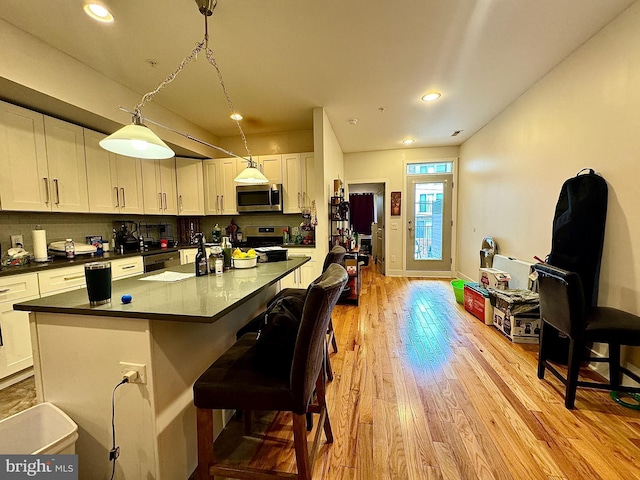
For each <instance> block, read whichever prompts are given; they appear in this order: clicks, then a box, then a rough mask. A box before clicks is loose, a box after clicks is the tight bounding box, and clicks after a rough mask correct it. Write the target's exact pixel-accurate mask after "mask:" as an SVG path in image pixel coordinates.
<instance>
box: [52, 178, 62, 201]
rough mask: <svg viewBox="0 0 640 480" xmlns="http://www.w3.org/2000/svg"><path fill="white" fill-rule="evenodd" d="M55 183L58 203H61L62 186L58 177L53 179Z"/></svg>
mask: <svg viewBox="0 0 640 480" xmlns="http://www.w3.org/2000/svg"><path fill="white" fill-rule="evenodd" d="M53 184H54V185H55V186H56V205H60V188H59V187H58V179H57V178H54V179H53Z"/></svg>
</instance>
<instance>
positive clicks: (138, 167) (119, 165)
mask: <svg viewBox="0 0 640 480" xmlns="http://www.w3.org/2000/svg"><path fill="white" fill-rule="evenodd" d="M113 156H114V157H115V164H116V172H117V183H116V186H117V188H118V194H119V196H118V200H119V203H120V212H121V213H144V207H143V198H142V160H140V159H139V158H131V157H123V156H122V155H113Z"/></svg>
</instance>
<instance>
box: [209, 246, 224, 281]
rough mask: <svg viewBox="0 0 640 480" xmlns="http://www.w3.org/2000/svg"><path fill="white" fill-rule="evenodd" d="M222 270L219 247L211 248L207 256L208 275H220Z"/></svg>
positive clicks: (222, 256)
mask: <svg viewBox="0 0 640 480" xmlns="http://www.w3.org/2000/svg"><path fill="white" fill-rule="evenodd" d="M223 270H224V254H223V253H222V248H221V247H212V248H211V253H210V254H209V273H215V274H216V275H222V272H223Z"/></svg>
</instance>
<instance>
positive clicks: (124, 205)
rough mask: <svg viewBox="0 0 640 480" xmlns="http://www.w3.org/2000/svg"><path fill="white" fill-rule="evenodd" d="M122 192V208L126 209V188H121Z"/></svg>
mask: <svg viewBox="0 0 640 480" xmlns="http://www.w3.org/2000/svg"><path fill="white" fill-rule="evenodd" d="M120 191H121V192H122V207H123V208H124V207H126V206H127V201H126V200H125V198H124V188H120Z"/></svg>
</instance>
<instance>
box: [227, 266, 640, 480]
mask: <svg viewBox="0 0 640 480" xmlns="http://www.w3.org/2000/svg"><path fill="white" fill-rule="evenodd" d="M362 272H363V287H362V295H361V300H360V305H359V306H357V307H356V306H342V305H338V306H337V307H336V309H335V310H334V314H333V323H334V327H335V330H336V338H337V339H338V344H339V352H338V353H336V354H332V356H331V361H332V365H333V369H334V373H335V379H334V381H333V382H332V383H330V384H329V386H328V389H327V403H328V406H329V415H330V418H331V423H332V426H333V433H334V439H335V440H334V443H333V444H332V445H330V446H329V445H326V444H324V445H323V446H322V448H321V450H320V452H319V457H318V459H317V461H316V465H315V469H314V477H313V478H314V479H317V480H320V479H323V480H336V479H349V480H378V479H380V480H404V479H411V480H413V479H415V480H418V479H419V480H423V479H476V478H478V479H517V480H520V479H549V480H560V479H570V480H574V479H576V480H578V479H579V480H582V479H589V480H591V479H602V480H609V479H623V478H624V479H631V478H640V463H639V462H638V460H639V459H640V412H638V411H634V410H630V409H627V408H624V407H621V406H619V405H617V404H616V403H614V402H613V401H612V400H611V399H610V398H609V395H608V393H607V392H600V391H595V390H586V389H579V390H578V396H577V401H576V409H575V410H574V411H569V410H567V409H565V408H564V403H563V401H564V400H563V398H564V397H563V386H562V385H561V384H560V382H558V381H557V380H556V379H555V378H554V377H553V376H552V375H550V374H547V378H545V380H539V379H538V378H537V377H536V362H537V349H538V346H537V345H516V344H512V343H511V342H510V341H509V340H508V339H507V338H505V337H503V336H502V335H501V334H500V333H499V332H498V331H497V330H495V329H494V328H493V327H488V326H485V325H483V324H482V323H481V322H480V321H478V320H477V319H475V318H474V317H472V316H471V315H470V314H468V313H467V312H465V311H464V308H463V307H462V305H459V304H457V303H456V302H455V299H454V295H453V292H452V290H451V286H450V284H449V281H448V280H425V279H408V278H393V277H384V276H381V275H379V274H378V273H377V272H376V271H375V267H374V266H370V267H365V268H363V269H362ZM583 373H584V374H586V375H587V376H593V374H591V373H590V372H589V371H584V372H583ZM269 421H270V422H271V423H270V425H269V424H268V423H267V425H268V427H267V431H266V433H265V434H264V435H265V436H264V437H263V441H262V442H260V443H259V445H254V447H255V450H254V451H255V452H256V453H255V454H254V456H253V461H252V462H251V463H253V464H254V465H256V466H262V467H264V466H276V465H277V466H278V467H279V468H284V469H288V470H289V471H295V461H294V458H293V452H292V450H291V448H290V447H291V445H292V443H291V438H292V428H291V418H290V417H289V416H288V415H286V414H282V413H281V414H278V415H276V416H275V417H271V419H269V420H267V422H269ZM232 423H233V422H232ZM240 423H241V422H240ZM265 438H266V440H264V439H265ZM309 438H312V437H311V435H310V436H309ZM220 443H221V446H222V445H223V444H225V441H224V440H223V441H222V442H220ZM227 445H228V444H227ZM283 447H284V448H283Z"/></svg>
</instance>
